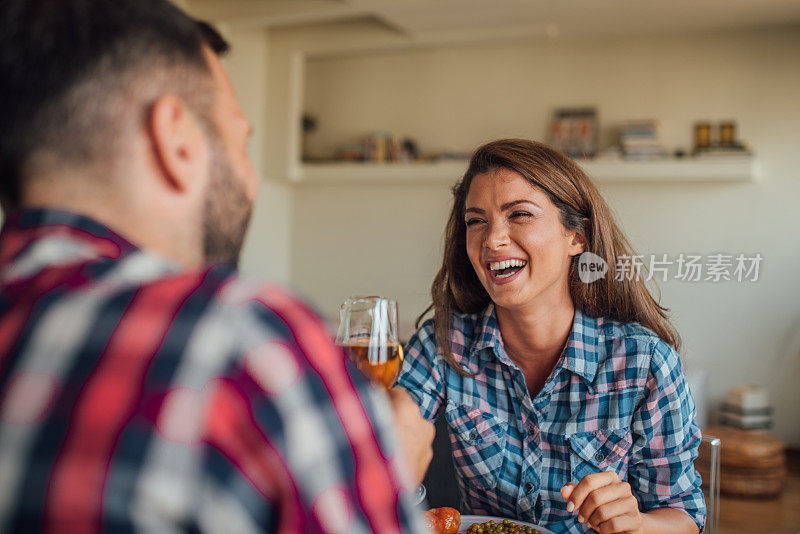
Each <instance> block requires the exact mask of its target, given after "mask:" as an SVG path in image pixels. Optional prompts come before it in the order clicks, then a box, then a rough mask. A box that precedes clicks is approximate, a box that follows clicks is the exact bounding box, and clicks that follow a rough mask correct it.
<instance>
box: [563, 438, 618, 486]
mask: <svg viewBox="0 0 800 534" xmlns="http://www.w3.org/2000/svg"><path fill="white" fill-rule="evenodd" d="M567 441H568V442H569V463H570V474H571V476H572V479H571V480H572V482H576V483H577V482H579V481H580V480H581V479H582V478H583V477H585V476H586V475H588V474H591V473H597V472H599V471H616V473H617V475H619V478H620V480H625V479H626V478H627V472H628V452H629V451H630V450H631V446H632V445H633V438H632V437H631V431H630V430H626V429H616V430H597V431H595V432H578V433H576V434H571V435H569V436H567Z"/></svg>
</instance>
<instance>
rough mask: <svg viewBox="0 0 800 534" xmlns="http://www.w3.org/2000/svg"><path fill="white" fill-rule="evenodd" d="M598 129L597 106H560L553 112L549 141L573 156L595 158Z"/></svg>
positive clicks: (553, 145) (556, 147) (554, 146)
mask: <svg viewBox="0 0 800 534" xmlns="http://www.w3.org/2000/svg"><path fill="white" fill-rule="evenodd" d="M597 130H598V124H597V110H596V109H595V108H593V107H583V108H560V109H556V110H555V111H554V112H553V118H552V120H551V121H550V128H549V131H548V136H547V142H548V143H549V144H550V145H551V146H552V147H553V148H555V149H557V150H560V151H561V152H563V153H564V154H566V155H567V156H569V157H571V158H593V157H595V155H596V154H597Z"/></svg>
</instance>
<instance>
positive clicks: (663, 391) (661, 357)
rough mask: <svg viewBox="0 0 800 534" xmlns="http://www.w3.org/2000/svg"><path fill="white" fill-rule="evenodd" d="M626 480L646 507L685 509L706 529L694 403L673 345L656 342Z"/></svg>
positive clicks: (636, 418)
mask: <svg viewBox="0 0 800 534" xmlns="http://www.w3.org/2000/svg"><path fill="white" fill-rule="evenodd" d="M632 433H633V438H634V439H633V447H632V449H631V459H630V464H629V466H628V482H629V483H630V485H631V488H632V489H633V492H634V495H636V497H637V499H638V501H639V507H640V509H641V510H642V511H643V512H646V511H648V510H652V509H655V508H676V509H681V510H684V511H685V512H686V513H687V514H689V516H690V517H691V518H692V519H693V520H694V522H695V523H697V526H698V527H699V528H700V531H701V532H702V531H703V528H704V525H705V518H706V506H705V498H704V497H703V493H702V491H701V489H700V474H699V473H698V472H697V470H696V469H695V467H694V460H695V458H696V457H697V451H698V446H699V444H700V429H699V427H698V426H697V424H696V423H695V407H694V401H693V400H692V395H691V392H690V391H689V387H688V384H687V382H686V377H685V376H684V374H683V370H682V368H681V362H680V358H679V356H678V354H677V353H676V352H675V350H674V349H673V348H672V347H671V346H670V345H668V344H667V343H665V342H664V341H661V340H659V341H658V342H657V343H656V344H655V345H654V347H653V353H652V356H651V364H650V371H649V377H648V381H647V386H646V393H645V396H644V398H643V400H642V401H641V403H640V405H639V408H638V410H637V411H636V413H635V414H634V417H633V421H632Z"/></svg>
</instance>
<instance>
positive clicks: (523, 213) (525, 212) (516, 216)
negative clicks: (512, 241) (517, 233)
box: [511, 211, 533, 219]
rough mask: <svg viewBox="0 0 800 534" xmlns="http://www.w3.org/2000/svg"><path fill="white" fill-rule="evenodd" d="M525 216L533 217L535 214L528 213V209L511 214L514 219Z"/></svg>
mask: <svg viewBox="0 0 800 534" xmlns="http://www.w3.org/2000/svg"><path fill="white" fill-rule="evenodd" d="M525 217H533V214H531V213H528V212H527V211H515V212H514V213H512V214H511V218H512V219H520V218H525Z"/></svg>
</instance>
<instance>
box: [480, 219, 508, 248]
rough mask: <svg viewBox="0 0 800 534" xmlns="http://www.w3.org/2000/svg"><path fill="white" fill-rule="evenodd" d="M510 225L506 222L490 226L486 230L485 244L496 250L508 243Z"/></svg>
mask: <svg viewBox="0 0 800 534" xmlns="http://www.w3.org/2000/svg"><path fill="white" fill-rule="evenodd" d="M508 243H509V237H508V227H507V226H506V225H504V224H493V225H491V226H489V228H488V230H487V232H486V239H485V240H484V242H483V246H484V247H486V248H488V249H489V250H494V249H497V248H499V247H502V246H505V245H508Z"/></svg>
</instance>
